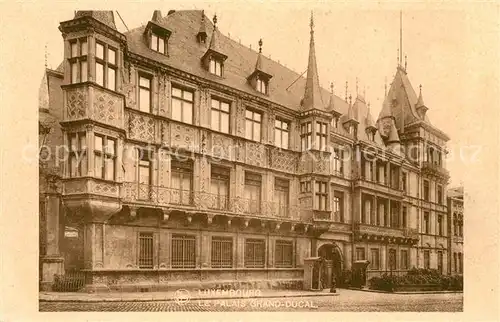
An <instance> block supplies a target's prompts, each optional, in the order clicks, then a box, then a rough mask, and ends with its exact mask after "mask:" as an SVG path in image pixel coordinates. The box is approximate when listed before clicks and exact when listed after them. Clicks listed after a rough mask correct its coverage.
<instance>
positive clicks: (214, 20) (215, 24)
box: [213, 14, 217, 31]
mask: <svg viewBox="0 0 500 322" xmlns="http://www.w3.org/2000/svg"><path fill="white" fill-rule="evenodd" d="M213 22H214V31H215V30H216V29H217V14H214V18H213Z"/></svg>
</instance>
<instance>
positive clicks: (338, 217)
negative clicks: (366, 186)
mask: <svg viewBox="0 0 500 322" xmlns="http://www.w3.org/2000/svg"><path fill="white" fill-rule="evenodd" d="M333 220H335V221H336V222H344V193H343V192H340V191H335V192H334V193H333Z"/></svg>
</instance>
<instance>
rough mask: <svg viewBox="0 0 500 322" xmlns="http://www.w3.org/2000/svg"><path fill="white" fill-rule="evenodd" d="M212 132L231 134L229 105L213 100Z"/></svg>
mask: <svg viewBox="0 0 500 322" xmlns="http://www.w3.org/2000/svg"><path fill="white" fill-rule="evenodd" d="M210 118H211V124H212V130H215V131H219V132H223V133H229V103H227V102H224V101H221V100H218V99H214V98H212V113H211V116H210Z"/></svg>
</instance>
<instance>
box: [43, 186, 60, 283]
mask: <svg viewBox="0 0 500 322" xmlns="http://www.w3.org/2000/svg"><path fill="white" fill-rule="evenodd" d="M59 200H60V195H59V194H57V193H47V194H46V195H45V200H44V202H43V203H41V206H42V207H43V209H40V212H41V213H43V214H44V217H45V220H42V222H41V225H44V228H45V231H46V234H45V236H44V237H45V240H44V243H45V245H46V250H45V254H43V255H42V254H41V256H40V259H39V260H40V275H41V277H42V279H41V285H40V289H41V290H43V291H50V290H51V289H52V284H53V282H54V275H55V274H63V273H64V258H63V257H62V256H61V254H60V250H59V238H60V236H61V235H63V234H61V233H60V225H59V211H60V207H59ZM40 228H42V227H40Z"/></svg>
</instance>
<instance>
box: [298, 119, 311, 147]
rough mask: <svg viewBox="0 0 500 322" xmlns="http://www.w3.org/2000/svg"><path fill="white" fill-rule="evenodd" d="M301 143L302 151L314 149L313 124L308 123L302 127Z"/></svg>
mask: <svg viewBox="0 0 500 322" xmlns="http://www.w3.org/2000/svg"><path fill="white" fill-rule="evenodd" d="M300 143H301V147H302V151H307V150H309V149H311V148H312V123H311V122H306V123H303V124H301V125H300Z"/></svg>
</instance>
